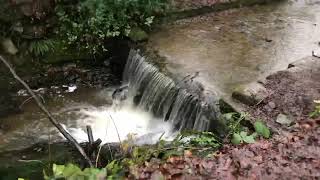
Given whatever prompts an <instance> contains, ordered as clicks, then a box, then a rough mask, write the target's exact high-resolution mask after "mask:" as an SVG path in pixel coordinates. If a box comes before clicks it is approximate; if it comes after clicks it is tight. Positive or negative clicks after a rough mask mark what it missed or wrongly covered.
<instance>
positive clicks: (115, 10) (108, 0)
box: [56, 0, 168, 54]
mask: <svg viewBox="0 0 320 180" xmlns="http://www.w3.org/2000/svg"><path fill="white" fill-rule="evenodd" d="M167 6H168V0H82V1H78V2H77V3H75V4H65V1H63V0H59V1H58V6H57V7H56V14H57V16H58V19H59V21H58V22H59V28H58V30H57V32H56V33H57V34H58V35H59V36H62V39H64V42H65V44H67V45H69V46H75V47H78V48H80V49H82V50H88V51H90V52H91V53H93V54H97V53H99V52H103V51H107V49H106V46H105V44H104V43H105V40H107V39H108V38H114V37H120V36H122V37H124V36H127V37H128V36H129V35H130V33H132V31H133V30H134V29H137V28H139V29H148V28H150V26H151V24H152V23H153V22H154V18H155V16H159V15H162V14H164V13H165V11H166V9H167ZM138 32H139V31H138Z"/></svg>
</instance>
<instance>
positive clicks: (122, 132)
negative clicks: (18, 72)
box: [0, 0, 320, 151]
mask: <svg viewBox="0 0 320 180" xmlns="http://www.w3.org/2000/svg"><path fill="white" fill-rule="evenodd" d="M319 6H320V4H319V2H318V1H312V0H311V1H301V0H298V1H289V2H285V3H281V4H273V5H268V6H257V7H253V8H246V9H239V10H234V11H228V12H226V13H219V14H209V15H206V16H202V17H197V18H192V19H188V20H183V21H180V22H178V23H176V24H174V25H169V26H168V27H165V28H163V29H161V30H160V31H159V32H157V33H155V34H153V35H152V36H151V40H150V42H149V43H150V45H151V46H152V47H155V48H156V49H158V50H159V53H160V54H161V55H163V56H165V57H166V58H167V60H168V62H166V63H167V64H166V67H167V70H169V71H170V73H171V75H173V76H181V75H182V77H184V76H186V75H190V74H195V76H194V77H192V78H189V80H190V81H193V78H197V79H199V81H200V82H201V83H203V84H204V85H205V86H206V87H209V89H214V91H220V92H222V93H229V92H230V91H231V90H232V88H234V87H235V86H237V85H239V84H245V83H248V82H251V81H255V80H257V79H258V78H259V77H261V76H263V75H264V74H266V73H269V72H270V71H273V70H276V69H279V68H280V69H281V68H285V66H286V65H287V64H288V63H289V62H292V61H294V60H297V59H299V58H302V57H304V56H307V55H311V51H312V50H313V49H317V48H318V44H317V43H318V42H319V41H320V31H319V27H320V24H319V23H320V14H319V13H320V8H319ZM190 77H191V76H190ZM188 85H190V86H191V87H190V88H188V87H187V88H186V85H185V84H183V83H180V82H179V81H176V80H174V79H171V78H169V77H168V76H167V75H166V74H164V73H163V72H160V71H159V69H158V68H156V66H154V65H153V64H152V60H148V59H146V58H145V57H143V56H142V55H141V54H139V52H138V51H134V50H132V51H131V52H130V55H129V57H128V62H127V65H126V68H125V70H124V80H123V87H122V89H121V90H119V87H113V88H106V89H88V88H84V89H83V88H81V87H79V88H78V89H76V90H75V89H74V88H69V90H71V91H73V90H74V92H65V91H64V90H63V91H62V90H59V88H58V89H56V90H54V92H53V93H51V94H50V93H49V95H46V97H45V98H44V100H45V105H46V106H47V107H48V109H49V110H50V111H51V112H52V113H53V114H54V115H55V116H56V118H57V119H58V120H59V121H60V123H62V124H63V125H64V126H65V127H66V128H67V129H68V131H69V132H70V133H71V134H72V135H74V136H75V137H76V139H77V140H79V141H86V140H87V134H86V133H85V128H86V125H90V126H92V129H93V134H94V137H95V139H96V138H101V139H102V140H103V141H104V142H118V141H119V138H120V139H121V140H123V139H125V138H126V137H128V134H129V136H135V137H137V141H136V143H138V144H143V143H153V142H155V141H156V140H158V139H159V137H164V138H170V137H172V134H173V133H174V132H175V131H177V130H182V129H194V130H200V131H203V130H213V129H217V127H219V123H218V121H216V120H217V117H218V116H219V110H218V108H217V107H216V103H217V102H216V99H215V97H216V96H215V95H214V93H211V92H209V91H207V90H206V87H205V88H204V89H202V87H201V86H197V85H194V83H191V84H187V86H188ZM53 89H55V88H53ZM116 89H117V93H114V92H115V90H116ZM199 92H200V93H199ZM20 96H23V93H21V92H20ZM112 96H114V97H113V98H112ZM22 98H25V99H27V98H28V97H22ZM22 109H23V112H22V113H19V114H15V115H11V116H9V117H6V118H2V119H1V124H2V126H3V127H2V129H4V131H2V132H1V133H0V151H4V150H11V149H19V148H25V147H28V146H30V145H32V144H34V143H37V142H39V141H48V140H49V139H50V140H51V141H59V140H62V137H61V136H59V133H58V132H57V131H56V130H55V128H54V127H52V125H51V124H50V123H49V121H48V120H47V119H46V117H45V116H44V115H43V114H42V113H41V111H40V110H39V109H38V107H37V106H36V104H35V103H34V102H33V101H32V100H31V101H30V100H29V101H26V102H25V103H24V104H23V105H22ZM218 129H219V128H218ZM163 133H165V134H164V136H162V135H163Z"/></svg>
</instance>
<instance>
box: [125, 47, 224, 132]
mask: <svg viewBox="0 0 320 180" xmlns="http://www.w3.org/2000/svg"><path fill="white" fill-rule="evenodd" d="M123 77H124V79H123V82H124V83H125V84H128V96H129V98H131V99H132V101H133V102H134V103H135V104H136V105H137V106H139V107H140V108H142V109H144V110H146V111H149V112H152V113H153V114H154V115H155V116H156V117H160V118H161V119H163V121H169V122H171V123H172V124H173V125H174V128H175V130H196V131H213V132H216V133H218V134H222V132H224V124H223V123H222V122H221V121H220V120H219V117H220V114H221V113H220V110H219V106H218V101H217V98H216V97H215V96H214V95H211V96H207V95H205V94H204V93H203V88H202V87H201V85H200V84H197V83H196V82H193V81H192V79H191V78H192V77H191V78H188V79H189V80H190V79H191V80H190V81H187V80H182V81H177V80H175V78H172V77H169V76H168V75H166V74H165V73H164V72H161V70H160V69H159V68H158V67H156V65H154V63H152V60H151V59H148V58H147V57H144V56H143V55H141V54H140V52H139V51H138V50H134V49H132V50H131V51H130V53H129V56H128V60H127V64H126V67H125V70H124V74H123Z"/></svg>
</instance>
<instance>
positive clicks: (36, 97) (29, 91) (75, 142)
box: [0, 55, 93, 167]
mask: <svg viewBox="0 0 320 180" xmlns="http://www.w3.org/2000/svg"><path fill="white" fill-rule="evenodd" d="M0 60H1V61H2V62H3V63H4V64H5V65H6V66H7V68H8V69H9V70H10V72H11V74H12V75H13V77H14V78H15V79H17V80H18V81H19V82H20V83H21V84H22V85H23V86H24V87H25V88H26V89H27V91H28V93H29V94H30V95H31V96H32V98H33V99H34V100H35V101H36V103H37V105H38V106H39V108H40V109H41V110H42V111H43V112H44V113H45V114H46V115H47V117H48V119H49V120H50V122H51V123H52V124H53V125H54V126H55V127H56V128H57V129H58V130H59V132H60V133H61V134H62V135H63V136H64V137H65V138H66V139H67V140H68V141H69V142H70V143H72V144H73V145H74V146H75V147H76V149H77V150H78V151H79V153H80V154H81V155H82V156H83V158H84V159H85V160H86V161H87V163H88V164H89V166H90V167H93V164H92V162H91V160H90V158H89V157H88V156H87V154H86V153H85V151H84V150H83V148H82V147H81V146H80V144H79V143H78V142H77V140H76V139H74V138H73V137H72V136H71V134H69V133H68V132H67V131H66V130H65V129H64V128H63V127H62V126H61V124H60V123H58V121H57V120H56V119H55V118H54V117H53V116H52V115H51V113H50V112H49V111H48V110H47V109H46V108H45V107H44V105H43V104H42V102H41V101H40V99H39V97H38V96H36V95H35V94H34V92H33V91H32V90H31V89H30V87H29V86H28V85H27V84H26V83H25V82H24V81H23V80H22V79H21V78H20V77H19V76H18V75H17V74H16V72H15V71H14V69H13V68H12V67H11V65H10V64H9V63H8V62H7V61H6V60H5V59H4V58H3V57H2V56H1V55H0Z"/></svg>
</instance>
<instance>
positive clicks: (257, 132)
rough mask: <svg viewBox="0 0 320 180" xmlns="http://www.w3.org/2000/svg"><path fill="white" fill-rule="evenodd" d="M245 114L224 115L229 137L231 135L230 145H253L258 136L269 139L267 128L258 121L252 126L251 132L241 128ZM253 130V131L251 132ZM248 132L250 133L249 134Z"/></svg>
mask: <svg viewBox="0 0 320 180" xmlns="http://www.w3.org/2000/svg"><path fill="white" fill-rule="evenodd" d="M246 116H247V114H245V113H240V114H238V113H227V114H224V118H225V119H226V121H227V122H228V127H229V130H230V132H229V135H232V138H231V143H232V144H235V145H237V144H242V143H247V144H250V143H255V139H256V138H257V137H258V136H261V137H264V138H269V137H270V130H269V128H268V127H267V126H266V125H265V124H264V123H263V122H262V121H260V120H258V121H256V122H255V123H254V125H253V128H254V129H252V130H251V131H250V130H249V128H248V127H246V126H243V125H242V124H241V123H242V122H243V121H244V120H245V118H246ZM253 130H254V131H253ZM250 132H252V133H251V134H250Z"/></svg>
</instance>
